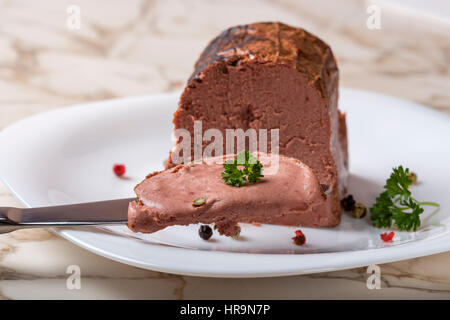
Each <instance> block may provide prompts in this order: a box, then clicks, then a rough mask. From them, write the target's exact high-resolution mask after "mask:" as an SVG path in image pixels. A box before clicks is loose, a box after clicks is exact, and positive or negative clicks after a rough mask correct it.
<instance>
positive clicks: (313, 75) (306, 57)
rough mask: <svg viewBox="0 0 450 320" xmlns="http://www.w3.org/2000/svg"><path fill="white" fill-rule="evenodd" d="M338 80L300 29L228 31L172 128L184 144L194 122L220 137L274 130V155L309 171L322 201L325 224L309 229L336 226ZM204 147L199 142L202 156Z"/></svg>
mask: <svg viewBox="0 0 450 320" xmlns="http://www.w3.org/2000/svg"><path fill="white" fill-rule="evenodd" d="M338 78H339V76H338V68H337V65H336V60H335V58H334V56H333V53H332V51H331V49H330V47H329V46H328V45H327V44H326V43H325V42H323V41H322V40H320V39H319V38H317V37H316V36H314V35H312V34H311V33H309V32H307V31H305V30H303V29H301V28H295V27H291V26H288V25H285V24H282V23H278V22H266V23H254V24H249V25H243V26H237V27H233V28H230V29H228V30H225V31H224V32H222V33H221V34H220V35H219V36H218V37H217V38H215V39H214V40H212V41H211V43H210V44H209V45H208V46H207V47H206V49H205V50H204V51H203V53H202V54H201V56H200V58H199V60H198V61H197V63H196V64H195V71H194V73H193V74H192V76H191V77H190V79H189V80H188V83H187V86H186V88H185V89H184V92H183V94H182V96H181V99H180V102H179V106H178V110H177V111H176V113H175V115H174V120H173V123H174V125H175V129H178V128H184V129H187V130H189V132H190V133H191V136H193V135H194V121H197V120H201V121H202V130H203V132H205V131H206V130H208V129H210V128H215V129H219V130H221V131H222V132H223V136H224V137H225V135H226V134H225V130H226V129H233V128H242V129H243V130H247V129H249V128H253V129H256V130H259V129H274V128H278V129H279V130H280V131H279V153H280V154H281V155H285V156H288V157H293V158H296V159H299V160H300V161H302V162H303V163H305V164H306V165H307V166H309V167H310V168H311V169H312V171H313V172H314V174H315V175H316V177H317V179H318V181H319V183H320V185H321V187H322V189H323V191H324V194H325V195H326V197H327V203H328V206H329V216H328V217H327V218H326V219H320V223H318V224H317V225H316V226H317V227H319V226H330V227H332V226H336V225H337V224H339V222H340V216H341V208H340V202H339V199H340V197H341V196H342V195H343V194H344V192H345V189H346V183H347V175H348V174H347V167H348V164H347V163H348V160H347V159H348V155H347V133H346V124H345V115H344V114H342V113H340V112H339V110H338V107H337V103H338ZM194 142H195V141H194V139H192V151H193V150H194ZM225 143H226V142H225V141H224V150H225V149H226V146H225ZM208 144H209V142H208V141H205V142H203V148H205V147H206V146H207V145H208ZM174 152H179V151H178V150H177V148H176V147H175V148H174V150H173V151H172V153H171V155H169V159H168V161H167V163H166V167H167V168H170V167H173V166H174V165H176V164H178V163H174V161H173V158H174V157H173V153H174ZM267 152H268V153H270V152H271V150H270V144H269V146H268V149H267ZM192 157H193V154H192ZM273 223H276V221H274V222H273Z"/></svg>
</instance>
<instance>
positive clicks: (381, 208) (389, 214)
mask: <svg viewBox="0 0 450 320" xmlns="http://www.w3.org/2000/svg"><path fill="white" fill-rule="evenodd" d="M412 183H413V181H412V180H411V178H410V177H409V169H408V168H406V169H403V167H402V166H399V167H397V168H393V169H392V173H391V176H390V177H389V179H387V180H386V184H385V186H384V189H385V191H383V192H382V193H381V194H380V195H379V196H378V198H377V199H376V202H375V204H374V205H373V207H372V208H370V213H371V216H370V219H371V220H372V223H373V225H374V226H375V227H378V228H390V227H391V226H392V224H394V226H396V227H397V228H398V229H399V230H401V231H402V230H404V231H410V230H414V231H416V230H417V228H418V227H419V226H420V214H421V213H423V211H424V209H423V208H422V207H421V206H422V205H431V206H435V207H437V208H439V204H437V203H434V202H419V201H417V200H416V199H414V198H413V197H412V195H411V191H409V187H410V186H411V184H412Z"/></svg>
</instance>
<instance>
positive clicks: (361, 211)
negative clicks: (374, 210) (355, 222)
mask: <svg viewBox="0 0 450 320" xmlns="http://www.w3.org/2000/svg"><path fill="white" fill-rule="evenodd" d="M352 212H353V216H354V217H355V218H356V219H361V218H364V217H365V215H366V212H367V209H366V206H365V205H364V204H362V203H359V202H358V203H357V204H355V207H354V208H353V210H352Z"/></svg>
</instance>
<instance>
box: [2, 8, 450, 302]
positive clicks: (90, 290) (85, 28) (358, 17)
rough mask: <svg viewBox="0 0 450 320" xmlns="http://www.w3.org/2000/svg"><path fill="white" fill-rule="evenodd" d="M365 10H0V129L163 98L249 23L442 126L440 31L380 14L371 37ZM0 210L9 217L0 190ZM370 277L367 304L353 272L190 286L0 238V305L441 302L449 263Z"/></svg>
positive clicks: (52, 240) (420, 264) (37, 233)
mask: <svg viewBox="0 0 450 320" xmlns="http://www.w3.org/2000/svg"><path fill="white" fill-rule="evenodd" d="M70 5H77V6H78V8H80V13H81V15H80V17H81V19H80V22H81V23H80V29H77V28H76V24H75V29H73V28H69V27H68V24H67V21H68V18H69V16H70V13H69V14H68V13H67V10H68V8H69V7H70ZM368 6H369V2H365V1H359V0H346V1H324V0H320V1H308V0H295V1H294V0H276V1H268V0H267V1H263V0H248V1H245V2H244V1H239V0H228V1H215V0H211V1H208V0H195V1H194V0H192V1H181V0H180V1H176V0H170V1H168V0H159V1H157V0H153V1H152V0H148V1H147V0H129V1H106V0H102V1H98V0H97V1H88V0H71V1H61V0H54V1H50V0H40V1H32V2H30V1H25V0H23V1H18V0H17V1H9V0H0V93H1V94H0V129H1V128H4V127H5V126H7V125H8V124H10V123H12V122H14V121H16V120H19V119H21V118H23V117H26V116H30V115H33V114H36V113H39V112H42V111H46V110H51V109H55V108H60V107H64V106H67V105H71V104H74V103H80V102H87V101H94V100H101V99H107V98H115V97H123V96H131V95H138V94H151V93H157V92H166V91H171V90H174V89H177V88H179V87H181V86H182V85H183V84H184V82H185V80H186V79H187V77H188V76H189V74H190V73H191V71H192V68H193V64H194V62H195V60H196V58H197V57H198V55H199V54H200V52H201V50H202V49H203V48H204V46H205V45H206V44H207V42H208V41H209V40H210V39H211V38H212V37H214V36H215V35H217V34H218V33H219V32H220V31H221V30H223V29H225V28H227V27H229V26H231V25H235V24H241V23H247V22H255V21H263V20H279V21H283V22H286V23H288V24H293V25H299V26H303V27H305V28H306V29H309V30H310V31H312V32H313V33H315V34H317V35H319V36H320V37H321V38H323V39H324V40H325V41H327V42H328V43H329V44H330V45H331V47H332V48H333V50H334V53H335V55H336V56H337V60H338V63H339V67H340V71H341V85H343V86H348V87H355V88H362V89H367V90H372V91H377V92H382V93H387V94H391V95H394V96H398V97H401V98H405V99H408V100H412V101H416V102H419V103H422V104H424V105H427V106H429V107H431V108H434V109H437V110H440V111H442V112H445V113H447V114H450V69H449V68H450V67H449V65H450V24H446V23H445V21H444V22H436V21H433V20H432V19H429V18H426V17H421V16H406V15H402V14H401V13H399V12H398V11H397V12H393V11H392V12H391V11H389V10H388V9H385V8H384V7H381V20H380V22H381V24H380V27H381V28H380V29H373V30H371V29H369V28H367V26H366V21H367V18H368V16H369V14H367V12H366V9H367V7H368ZM71 21H72V20H71ZM72 22H73V21H72ZM69 26H70V27H73V26H74V24H73V23H72V24H71V23H69ZM0 206H20V203H19V202H18V200H16V199H15V198H14V197H13V196H12V195H11V194H10V193H9V191H8V190H7V189H6V187H5V186H4V185H1V184H0ZM70 265H78V266H80V268H81V272H82V274H81V289H79V290H68V289H67V286H66V281H67V278H68V274H67V273H66V270H67V267H68V266H70ZM380 267H381V289H380V290H369V289H368V288H367V286H366V280H367V277H368V274H367V273H366V268H358V269H353V270H346V271H339V272H329V273H320V274H312V275H304V276H292V277H282V278H267V279H216V278H197V277H187V276H178V275H170V274H164V273H159V272H152V271H147V270H142V269H137V268H134V267H131V266H127V265H122V264H119V263H116V262H113V261H110V260H107V259H105V258H102V257H100V256H97V255H94V254H92V253H90V252H87V251H85V250H83V249H81V248H79V247H77V246H75V245H73V244H71V243H70V242H68V241H66V240H64V239H62V238H60V237H58V236H57V235H55V234H54V233H52V232H51V231H48V230H44V229H35V230H20V231H16V232H14V233H11V234H4V235H0V299H27V298H31V299H35V298H44V299H46V298H58V299H78V298H86V299H116V298H118V299H182V298H185V299H197V298H199V299H201V298H223V299H227V298H236V299H239V298H255V299H271V298H272V299H279V298H285V299H296V298H327V299H334V298H344V299H346V298H348V299H361V298H369V299H372V298H392V299H394V298H407V299H408V298H424V299H431V298H434V299H436V298H437V299H439V298H445V299H448V298H450V271H449V270H450V252H447V253H442V254H438V255H433V256H428V257H423V258H417V259H411V260H407V261H401V262H396V263H389V264H385V265H381V266H380Z"/></svg>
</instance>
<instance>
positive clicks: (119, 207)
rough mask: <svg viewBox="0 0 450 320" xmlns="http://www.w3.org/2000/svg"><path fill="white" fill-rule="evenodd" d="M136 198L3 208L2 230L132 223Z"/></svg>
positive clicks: (1, 210)
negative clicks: (130, 213) (130, 212)
mask: <svg viewBox="0 0 450 320" xmlns="http://www.w3.org/2000/svg"><path fill="white" fill-rule="evenodd" d="M134 200H136V199H135V198H127V199H117V200H108V201H97V202H86V203H79V204H70V205H62V206H51V207H38V208H14V207H0V233H6V232H11V231H14V230H17V229H21V228H33V227H34V228H43V227H72V226H89V225H116V224H126V223H127V222H128V204H129V203H130V202H131V201H134Z"/></svg>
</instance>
